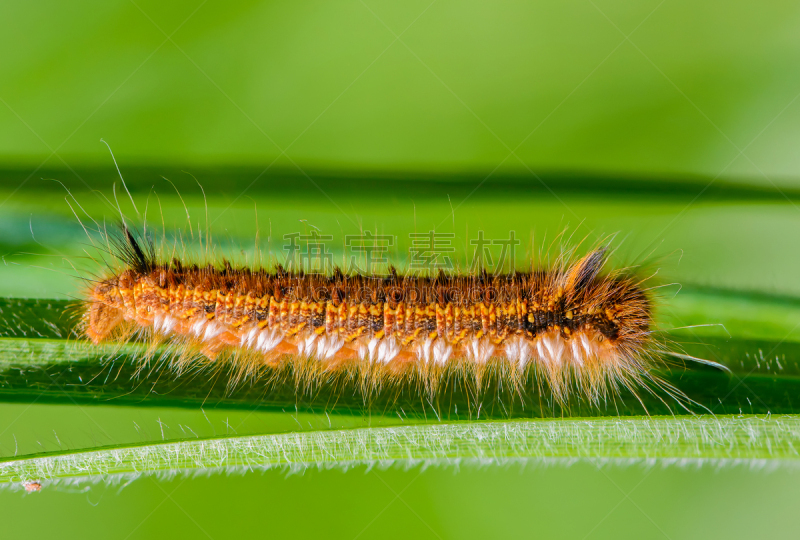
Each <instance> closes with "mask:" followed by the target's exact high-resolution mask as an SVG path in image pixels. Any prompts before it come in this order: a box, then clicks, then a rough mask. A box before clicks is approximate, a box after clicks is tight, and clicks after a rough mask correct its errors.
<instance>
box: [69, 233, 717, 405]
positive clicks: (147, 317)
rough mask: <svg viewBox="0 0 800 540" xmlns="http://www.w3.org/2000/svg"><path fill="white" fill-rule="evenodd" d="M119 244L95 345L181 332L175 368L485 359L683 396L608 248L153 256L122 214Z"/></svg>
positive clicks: (463, 370) (351, 371)
mask: <svg viewBox="0 0 800 540" xmlns="http://www.w3.org/2000/svg"><path fill="white" fill-rule="evenodd" d="M113 244H114V248H113V251H114V253H115V254H116V256H117V257H118V258H119V259H120V260H121V261H122V268H121V270H119V271H116V272H110V275H106V276H103V277H101V278H100V279H98V280H96V281H95V282H93V284H92V285H91V287H90V288H89V290H88V292H87V294H86V299H85V301H84V303H83V307H82V310H83V315H82V330H83V333H84V334H85V336H87V337H88V338H89V339H90V340H91V342H93V343H95V344H99V343H101V342H103V341H106V340H124V339H127V338H128V337H129V336H130V332H131V331H138V332H144V333H147V334H148V335H149V336H151V337H153V338H154V339H155V341H156V342H161V341H166V342H167V343H172V344H180V345H181V346H182V347H181V350H182V351H184V353H183V354H181V355H179V356H178V357H177V358H176V359H173V360H172V363H171V366H172V367H173V368H174V369H175V371H176V373H178V374H180V373H181V372H183V371H184V370H186V369H188V368H191V367H192V366H208V365H212V366H213V365H219V364H221V363H224V362H228V363H229V364H230V365H232V366H233V368H234V369H233V375H232V376H231V381H232V383H233V384H235V383H238V382H241V381H243V380H246V379H248V378H249V379H256V380H257V379H259V378H260V377H263V376H265V374H268V373H270V372H275V370H279V369H280V368H281V366H285V365H286V364H287V363H289V364H291V365H292V366H293V369H294V371H295V378H296V379H297V380H298V388H305V389H308V388H314V387H320V386H325V385H326V384H334V381H335V380H336V378H337V377H341V376H345V377H352V378H354V379H356V380H358V381H360V387H361V388H362V392H363V393H364V394H365V395H370V394H375V393H380V392H381V391H384V390H386V389H387V388H391V387H396V386H397V385H398V384H411V385H412V386H413V385H416V387H418V389H419V391H420V392H421V393H422V394H426V395H427V396H429V397H430V396H434V395H435V394H436V392H437V391H438V390H439V388H440V386H441V385H442V382H443V381H444V380H446V379H447V377H448V374H452V373H453V372H456V373H458V374H460V376H461V377H463V378H466V379H469V380H471V381H473V382H474V383H475V385H477V387H480V385H481V381H482V380H484V379H485V377H486V375H487V373H489V372H490V371H491V372H492V373H495V374H499V377H500V378H501V380H502V382H503V383H504V384H506V385H507V386H508V387H510V388H512V389H513V390H514V391H515V392H519V393H522V392H527V391H531V390H537V391H539V392H544V393H549V396H550V397H552V398H553V399H554V400H555V401H556V402H558V403H564V402H566V401H568V400H569V399H570V398H571V397H572V396H573V395H576V394H577V395H579V396H580V397H581V398H584V399H586V400H588V401H589V402H591V403H594V404H598V403H600V401H601V400H604V399H607V398H609V397H610V396H611V397H613V396H615V395H618V394H619V392H620V390H621V389H627V390H630V391H631V392H632V393H633V394H634V395H637V396H638V394H637V391H639V390H640V389H646V390H648V391H650V392H654V389H662V390H665V391H666V392H667V393H668V394H669V395H671V396H673V397H675V398H678V399H679V400H680V399H682V398H685V396H684V395H683V394H682V393H681V392H680V391H679V390H678V389H676V388H675V387H673V386H671V385H669V384H668V383H666V382H665V381H663V380H662V379H660V378H659V377H658V376H657V375H656V374H655V373H654V367H655V366H656V365H657V364H658V363H659V362H660V361H661V360H660V357H661V356H662V355H663V353H664V351H659V350H658V345H657V341H656V339H655V338H654V330H653V299H652V298H651V296H650V293H649V291H648V290H647V289H646V288H645V287H644V285H643V280H642V279H640V278H637V277H636V276H634V275H630V274H628V273H625V272H621V271H616V272H613V271H612V272H604V271H603V268H604V266H605V263H606V259H607V253H608V251H607V249H606V248H599V249H594V250H592V251H591V252H590V253H588V254H587V255H585V256H584V257H582V258H580V259H577V260H571V259H569V258H568V257H565V258H562V259H560V260H559V261H558V262H557V263H556V264H555V265H554V266H553V267H550V268H541V269H533V270H531V271H529V272H510V273H498V274H491V273H488V272H485V271H484V272H481V273H478V274H475V275H449V274H446V273H444V272H440V273H439V274H438V275H435V276H417V275H412V274H407V275H401V274H399V273H398V272H397V270H395V269H393V268H391V269H390V270H389V272H388V274H387V275H386V276H369V275H362V274H354V275H350V274H346V273H344V272H342V271H341V270H339V269H336V270H334V271H333V272H332V273H330V274H329V275H326V274H312V273H304V272H302V271H294V272H293V271H289V270H286V269H284V268H283V267H282V266H280V265H278V266H276V267H275V268H274V269H272V270H267V269H263V268H262V269H258V268H248V267H233V266H232V265H231V264H230V263H228V262H223V264H222V265H216V266H215V265H213V264H209V265H207V266H203V267H201V266H198V265H188V264H184V263H182V262H181V261H179V260H177V259H173V260H171V261H159V260H158V258H157V256H156V253H155V248H154V244H153V243H152V241H148V240H147V239H144V238H141V237H138V238H137V235H134V234H133V233H132V232H131V231H130V230H129V229H128V228H127V227H124V229H123V231H122V234H121V235H119V236H118V237H116V238H115V239H114V240H113ZM187 351H188V352H187ZM667 354H671V353H667ZM674 355H675V356H678V357H683V358H687V359H692V360H696V359H694V358H691V357H684V356H683V355H679V354H677V353H674ZM700 361H701V362H704V361H702V360H700ZM531 375H532V376H531ZM529 380H534V381H537V382H536V385H537V386H538V388H536V389H532V388H526V386H525V385H526V384H527V383H526V381H529Z"/></svg>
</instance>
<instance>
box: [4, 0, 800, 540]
mask: <svg viewBox="0 0 800 540" xmlns="http://www.w3.org/2000/svg"><path fill="white" fill-rule="evenodd" d="M0 29H2V32H0V50H2V51H3V54H2V60H0V233H2V234H0V255H3V263H4V264H3V265H2V266H0V295H2V296H7V297H38V298H45V299H50V298H68V297H72V296H75V295H76V294H77V291H78V289H79V287H80V285H81V283H80V281H79V280H76V279H75V278H74V277H73V276H74V275H75V274H78V275H86V274H85V273H86V272H89V271H92V270H96V269H97V267H96V265H94V266H93V264H92V262H91V261H89V260H86V259H85V258H82V255H83V249H84V247H85V244H86V243H87V239H86V237H85V235H84V233H83V230H82V228H81V225H80V224H79V222H78V220H77V219H76V218H75V216H74V215H73V210H74V211H75V212H76V213H77V214H78V215H79V216H80V217H81V220H82V221H84V222H85V223H86V224H87V225H89V224H91V219H94V220H97V222H99V223H102V222H103V221H106V222H108V223H110V224H111V223H113V222H114V221H115V220H116V219H118V214H117V210H116V203H115V202H114V192H115V191H116V196H117V200H118V201H119V205H120V206H121V207H122V209H123V211H124V212H125V213H126V215H127V216H128V217H129V218H130V219H132V220H134V221H137V222H141V218H139V217H137V213H136V210H135V209H134V208H133V206H132V205H131V204H130V201H129V200H128V196H127V194H126V193H125V192H124V190H123V189H122V185H121V183H120V181H119V177H118V176H117V172H116V170H115V168H114V162H113V161H112V159H111V155H110V154H109V152H108V149H107V148H106V146H105V145H103V144H102V143H101V142H100V139H101V138H102V139H104V140H105V141H107V142H108V143H109V145H110V146H111V149H112V150H113V151H114V154H115V156H116V159H117V161H118V163H119V166H120V169H121V171H122V174H123V176H124V177H125V179H126V183H127V186H128V188H129V189H130V192H131V194H132V197H133V198H134V200H135V201H136V205H137V208H138V210H139V211H142V212H143V210H144V207H145V206H147V207H148V221H149V222H150V223H152V224H154V225H156V226H159V227H160V225H161V221H162V218H163V223H164V225H165V226H166V228H167V229H168V230H170V231H175V230H183V231H184V232H185V231H186V230H187V219H186V218H187V213H188V214H189V215H190V220H191V224H192V226H193V227H194V230H195V232H196V231H197V227H198V224H199V226H200V227H201V229H202V230H204V229H205V212H206V203H207V211H208V221H209V222H210V229H211V231H212V234H213V236H214V238H215V239H216V240H217V241H218V242H219V244H220V246H221V247H220V250H221V251H223V252H225V253H227V254H228V255H229V256H231V257H234V258H236V259H237V260H240V261H247V260H249V258H250V257H252V255H253V251H254V249H253V246H254V237H255V233H256V230H258V232H259V238H260V239H261V249H263V250H264V251H269V252H271V253H272V254H273V255H274V256H275V257H277V258H279V257H280V255H281V253H282V245H283V240H282V235H283V234H286V233H290V232H296V231H297V232H307V231H309V230H312V229H313V228H314V227H317V228H319V229H320V230H321V231H323V232H324V233H326V234H330V235H332V236H334V244H336V245H338V246H341V245H342V240H343V236H344V235H347V234H354V233H358V232H359V231H361V230H374V231H378V232H381V233H384V234H390V235H393V236H396V237H397V244H396V246H395V247H394V248H393V251H392V253H391V254H392V258H393V260H395V261H396V262H398V264H400V265H402V264H403V262H404V261H405V258H406V257H407V253H408V247H409V239H408V234H409V233H410V232H414V231H428V230H436V231H440V232H446V233H453V234H455V241H454V246H455V247H456V249H457V252H456V253H457V255H456V256H457V258H458V261H459V262H460V263H461V264H464V262H465V261H466V260H467V259H468V258H469V255H470V253H469V249H468V247H467V246H468V241H469V240H470V239H472V238H475V236H476V232H477V231H479V230H483V231H485V233H486V236H487V237H490V238H505V237H507V235H508V232H509V231H511V230H513V231H516V234H517V237H518V238H520V239H521V240H522V248H521V249H520V251H519V253H518V254H517V265H518V266H519V267H525V266H526V265H527V264H528V261H529V260H530V259H531V257H532V256H533V255H535V254H536V253H537V252H538V251H540V249H541V246H547V245H548V244H549V243H550V242H552V241H553V239H554V238H556V236H557V234H558V233H559V232H561V231H562V230H564V229H565V228H566V229H567V231H568V235H569V234H572V235H574V236H573V238H574V239H575V240H576V241H577V240H579V239H581V238H584V237H586V242H585V244H593V243H595V242H597V241H599V240H600V239H602V238H605V237H607V235H616V237H615V240H614V241H613V244H614V245H615V246H617V247H618V250H617V252H616V253H615V255H614V257H613V259H612V262H613V263H614V264H615V265H616V266H620V265H624V264H628V263H631V262H641V261H642V260H646V261H647V262H648V264H649V268H653V269H655V268H659V279H661V281H662V282H663V283H664V284H668V283H670V282H673V281H676V282H680V283H681V284H682V286H683V290H682V291H681V292H680V293H678V292H677V291H678V287H677V286H676V287H672V288H665V289H664V290H665V291H666V292H665V293H664V296H665V304H664V307H663V308H662V309H661V310H660V312H659V322H660V324H661V325H662V326H663V327H664V328H674V327H678V326H683V325H684V324H697V323H716V322H722V323H724V324H725V328H724V329H723V328H721V327H712V328H707V329H698V330H697V331H696V332H687V333H686V334H685V335H686V336H687V339H688V338H693V339H694V338H696V339H698V340H700V341H702V336H713V337H716V338H727V337H728V336H729V335H730V336H731V337H732V338H735V339H744V338H750V339H769V340H771V342H772V343H778V344H780V343H784V342H795V343H796V342H798V341H800V332H798V323H800V300H799V298H800V281H799V280H798V279H797V268H798V266H799V265H800V238H798V235H797V234H795V231H796V230H797V227H798V225H800V206H798V205H799V204H800V151H799V150H798V148H799V146H798V142H800V99H798V97H800V70H798V69H797V66H798V65H800V32H798V30H799V29H800V5H798V4H797V3H794V2H776V1H773V2H768V3H755V2H714V1H703V2H686V1H683V2H681V1H675V0H664V1H653V2H650V1H647V2H639V3H635V4H631V3H629V2H608V1H602V0H585V1H575V2H572V1H565V2H557V3H556V2H496V3H486V2H447V1H444V0H438V1H433V2H429V1H422V2H403V3H394V2H377V1H374V0H365V1H363V2H362V1H355V2H293V3H278V2H236V3H219V2H212V1H206V2H186V3H184V2H171V3H168V4H164V3H159V2H145V1H140V0H136V1H135V2H131V1H125V2H87V1H84V2H80V3H71V4H65V3H57V2H49V3H48V2H32V3H22V2H6V3H3V4H2V5H0ZM164 177H166V178H168V179H169V181H167V180H165V179H164ZM195 178H196V179H197V182H196V181H195ZM170 182H171V183H170ZM198 182H199V184H200V186H202V191H201V189H200V187H199V186H198ZM115 183H116V187H114V185H115ZM176 188H177V189H176ZM68 192H69V193H71V194H72V195H73V196H74V199H72V198H68V197H67V194H68ZM178 194H180V196H181V197H182V199H183V200H181V198H179V196H178ZM204 195H205V197H204ZM65 199H69V200H65ZM184 203H185V205H186V208H185V209H184ZM70 204H71V205H72V207H70ZM90 218H91V219H90ZM203 234H204V233H203ZM334 251H335V254H336V256H337V257H339V256H341V255H342V254H343V251H342V249H341V248H334ZM73 267H75V268H77V272H76V271H75V270H73ZM676 293H677V294H676ZM765 306H766V307H765ZM6 316H7V314H6ZM697 336H700V337H697ZM776 347H777V345H776ZM750 352H751V353H752V354H756V352H757V348H754V349H753V350H752V351H750ZM762 352H763V353H765V354H767V356H769V354H768V352H771V351H769V350H768V349H767V350H764V351H762ZM790 360H793V361H794V360H796V359H790ZM306 421H308V429H312V428H314V429H321V428H323V427H324V426H325V425H329V426H330V424H328V420H327V419H326V418H325V417H324V416H317V417H309V418H307V419H306ZM390 421H391V420H387V419H385V418H384V419H382V418H371V417H353V418H350V419H343V420H341V421H340V422H341V423H340V424H337V425H339V426H342V427H346V426H356V425H378V424H383V423H386V422H390ZM395 422H396V420H395ZM295 423H296V420H294V419H293V417H292V416H291V415H289V416H287V415H286V414H283V415H281V414H277V413H274V412H264V411H256V412H250V411H227V410H221V409H220V410H214V409H213V407H212V408H209V410H207V411H205V412H200V411H197V410H194V409H171V408H156V407H113V406H102V407H99V406H98V407H85V406H84V407H81V406H78V405H73V404H69V403H67V404H44V403H36V402H33V403H22V404H20V403H4V404H2V405H0V452H1V453H2V455H3V456H13V455H25V454H31V453H36V452H43V451H53V450H59V449H77V448H91V447H95V446H101V445H107V444H120V443H130V442H152V441H159V440H161V439H162V438H163V439H172V438H182V437H185V436H187V435H186V433H187V432H186V430H185V429H184V426H185V427H187V428H190V429H191V430H193V431H196V432H199V433H200V434H201V435H203V436H211V435H213V434H214V433H217V434H222V433H230V431H228V430H229V428H230V426H233V427H234V428H235V429H238V431H236V433H240V434H244V433H267V432H280V431H287V430H292V429H295V426H294V424H295ZM164 426H167V427H166V428H165V427H164ZM302 427H303V429H307V428H306V426H302ZM334 427H335V426H334ZM596 465H600V464H592V463H580V464H573V465H571V466H567V465H564V464H558V465H550V466H532V465H531V466H529V467H527V468H524V469H520V468H519V467H516V466H512V467H504V466H498V465H493V466H487V467H481V468H476V467H472V466H469V467H468V466H464V467H462V468H460V469H459V470H458V471H455V472H454V471H453V470H449V469H428V470H425V471H423V472H420V470H419V469H418V468H417V469H411V470H410V471H403V470H396V469H392V470H389V471H380V470H377V471H376V470H372V471H368V472H366V473H365V472H364V471H363V470H351V471H347V472H344V473H343V472H340V471H321V472H310V473H306V474H305V475H303V476H290V477H288V478H285V477H284V476H283V475H282V474H281V473H278V472H269V473H266V474H264V475H261V474H251V475H245V476H244V477H241V478H238V477H236V478H229V477H223V476H215V477H211V478H199V479H198V478H190V479H177V480H174V481H168V482H160V483H156V482H153V481H151V480H140V481H138V482H136V483H134V484H133V485H131V486H129V487H127V488H125V489H124V490H122V491H119V492H118V490H117V488H98V487H95V488H93V489H92V490H91V491H90V492H88V493H84V492H82V491H80V490H77V489H76V490H75V492H73V493H70V492H68V491H51V492H48V491H47V490H45V491H43V492H42V493H40V494H35V495H31V496H25V497H22V496H20V494H19V493H11V492H8V493H2V494H0V498H2V504H0V508H2V509H1V510H0V516H2V517H3V522H4V526H5V527H7V530H8V531H9V532H10V533H12V534H17V535H22V534H28V533H29V532H30V530H31V528H32V527H37V526H38V523H39V522H40V520H41V516H42V515H47V516H48V518H49V519H50V520H51V521H52V522H54V523H58V527H59V529H58V530H59V534H60V535H61V536H64V537H70V536H75V537H77V536H80V537H84V538H85V537H97V538H108V537H114V538H116V537H119V538H138V537H153V536H167V535H169V536H170V537H198V536H208V537H211V538H226V537H233V536H239V535H241V534H242V530H243V529H245V528H247V529H248V530H252V529H254V528H256V527H260V528H267V527H268V529H266V530H267V531H269V532H272V533H274V534H276V535H282V536H289V535H292V534H293V533H294V534H296V535H304V536H310V535H312V534H314V535H325V536H334V537H343V538H348V537H349V538H356V537H358V538H377V537H380V538H387V537H408V536H420V537H433V538H436V537H439V538H445V537H452V538H456V537H458V538H462V537H476V538H477V537H485V536H492V535H495V536H500V535H502V536H510V535H522V534H525V535H530V534H531V533H533V534H538V535H543V536H548V537H558V538H560V537H578V538H602V537H618V536H630V537H668V538H708V537H713V536H725V537H727V538H739V537H741V538H744V537H752V536H754V535H760V536H772V537H774V536H779V535H786V534H788V531H791V530H794V529H795V528H796V519H795V518H794V517H793V515H792V513H791V510H790V508H791V505H792V504H794V503H796V502H797V500H798V499H797V494H796V489H795V487H794V483H795V480H796V474H797V473H796V471H794V470H792V469H785V468H780V467H778V470H777V471H776V470H774V469H773V470H769V467H768V466H765V467H761V465H763V464H758V463H747V464H743V465H742V466H739V467H731V468H725V469H723V470H721V471H716V470H714V469H713V467H711V466H705V467H702V468H693V467H689V468H678V467H674V466H673V467H668V468H665V469H661V468H660V465H658V466H656V468H654V469H652V468H643V467H638V466H637V467H628V466H624V465H620V464H616V465H614V464H611V465H609V464H605V465H603V466H602V467H598V466H596ZM409 484H411V486H410V487H408V489H407V490H406V491H401V490H403V489H404V488H405V487H406V486H407V485H409ZM398 493H399V494H400V496H396V495H397V494H398ZM167 494H169V496H167Z"/></svg>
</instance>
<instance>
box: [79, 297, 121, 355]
mask: <svg viewBox="0 0 800 540" xmlns="http://www.w3.org/2000/svg"><path fill="white" fill-rule="evenodd" d="M121 322H122V310H121V309H117V308H113V307H111V306H108V305H106V304H104V303H102V302H93V303H92V307H90V308H89V316H88V324H87V325H86V335H87V336H89V339H91V340H92V342H93V343H94V344H95V345H96V344H98V343H100V342H101V341H103V340H104V339H105V338H107V337H108V335H109V334H110V333H111V332H112V331H113V330H114V328H116V327H117V326H118V325H119V323H121Z"/></svg>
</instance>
